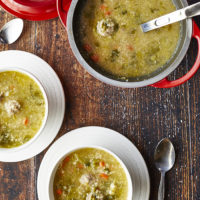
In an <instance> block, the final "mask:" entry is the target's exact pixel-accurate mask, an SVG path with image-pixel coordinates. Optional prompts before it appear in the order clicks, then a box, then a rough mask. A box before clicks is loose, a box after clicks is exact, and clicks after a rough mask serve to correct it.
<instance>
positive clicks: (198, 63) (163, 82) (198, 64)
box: [151, 21, 200, 88]
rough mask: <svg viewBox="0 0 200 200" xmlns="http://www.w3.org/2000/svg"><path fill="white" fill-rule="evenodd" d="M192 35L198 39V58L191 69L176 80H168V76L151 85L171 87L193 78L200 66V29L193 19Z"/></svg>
mask: <svg viewBox="0 0 200 200" xmlns="http://www.w3.org/2000/svg"><path fill="white" fill-rule="evenodd" d="M192 37H193V38H195V39H196V40H197V43H198V53H197V58H196V61H195V63H194V65H193V67H192V68H191V69H190V71H189V72H188V73H187V74H186V75H185V76H183V77H181V78H179V79H177V80H175V81H170V80H168V78H165V79H163V80H161V81H159V82H157V83H155V84H153V85H151V86H153V87H157V88H171V87H176V86H179V85H181V84H183V83H185V82H186V81H188V80H189V79H191V78H192V77H193V76H194V75H195V73H196V72H197V70H198V69H199V67H200V30H199V27H198V26H197V24H196V23H195V22H194V21H193V34H192Z"/></svg>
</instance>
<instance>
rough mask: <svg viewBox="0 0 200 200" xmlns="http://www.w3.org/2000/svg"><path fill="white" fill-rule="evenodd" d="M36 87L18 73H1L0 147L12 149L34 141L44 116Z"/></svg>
mask: <svg viewBox="0 0 200 200" xmlns="http://www.w3.org/2000/svg"><path fill="white" fill-rule="evenodd" d="M45 108H46V106H45V99H44V96H43V93H42V91H41V90H40V87H39V86H38V84H37V83H36V82H35V81H34V80H33V79H32V78H30V77H29V76H27V75H25V74H23V73H20V72H17V71H5V72H0V148H13V147H17V146H20V145H22V144H25V143H26V142H28V141H29V140H30V139H31V138H33V137H34V136H35V135H36V133H37V132H38V131H39V129H40V128H41V126H42V123H43V120H44V117H45V110H46V109H45Z"/></svg>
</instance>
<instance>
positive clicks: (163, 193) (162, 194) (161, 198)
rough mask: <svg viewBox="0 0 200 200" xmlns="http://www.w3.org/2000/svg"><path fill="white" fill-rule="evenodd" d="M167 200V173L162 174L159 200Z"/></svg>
mask: <svg viewBox="0 0 200 200" xmlns="http://www.w3.org/2000/svg"><path fill="white" fill-rule="evenodd" d="M164 198H165V172H161V179H160V186H159V190H158V200H164Z"/></svg>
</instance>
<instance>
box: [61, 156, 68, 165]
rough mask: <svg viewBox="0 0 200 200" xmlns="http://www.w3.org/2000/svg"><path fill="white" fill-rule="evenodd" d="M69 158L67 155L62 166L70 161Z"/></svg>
mask: <svg viewBox="0 0 200 200" xmlns="http://www.w3.org/2000/svg"><path fill="white" fill-rule="evenodd" d="M69 160H70V157H69V156H67V157H66V158H65V159H64V160H63V162H62V167H64V166H65V165H66V164H67V163H68V162H69Z"/></svg>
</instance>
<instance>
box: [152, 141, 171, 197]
mask: <svg viewBox="0 0 200 200" xmlns="http://www.w3.org/2000/svg"><path fill="white" fill-rule="evenodd" d="M154 160H155V165H156V168H157V169H158V170H159V171H160V172H161V180H160V186H159V190H158V200H164V197H165V174H166V172H168V171H169V170H170V169H171V168H172V167H173V166H174V163H175V150H174V146H173V144H172V143H171V141H170V140H169V139H167V138H165V139H163V140H161V141H160V142H159V143H158V145H157V147H156V150H155V153H154Z"/></svg>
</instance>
